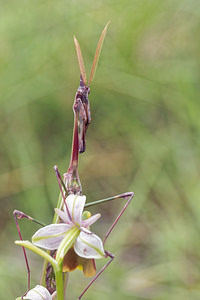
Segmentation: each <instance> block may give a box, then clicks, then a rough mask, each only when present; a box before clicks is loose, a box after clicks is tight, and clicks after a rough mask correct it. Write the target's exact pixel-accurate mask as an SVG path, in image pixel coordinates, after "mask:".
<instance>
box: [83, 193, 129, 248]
mask: <svg viewBox="0 0 200 300" xmlns="http://www.w3.org/2000/svg"><path fill="white" fill-rule="evenodd" d="M133 196H134V193H133V192H127V193H123V194H120V195H117V196H113V197H110V198H105V199H102V200H97V201H94V202H91V203H87V204H86V205H85V207H89V206H93V205H96V204H100V203H104V202H108V201H111V200H116V199H120V198H123V199H126V200H127V202H126V204H125V206H124V207H123V208H122V210H121V212H120V213H119V215H118V216H117V218H116V220H115V221H114V223H113V224H112V226H111V227H110V229H109V230H108V232H107V234H106V236H105V238H104V241H103V244H105V242H106V240H107V238H108V236H109V235H110V233H111V231H112V230H113V229H114V227H115V225H116V224H117V222H118V221H119V219H120V218H121V216H122V215H123V213H124V211H125V210H126V208H127V206H128V205H129V203H130V202H131V200H132V199H133Z"/></svg>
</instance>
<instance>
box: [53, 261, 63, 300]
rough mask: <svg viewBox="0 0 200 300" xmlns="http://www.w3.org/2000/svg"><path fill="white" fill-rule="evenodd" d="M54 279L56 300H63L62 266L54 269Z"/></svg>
mask: <svg viewBox="0 0 200 300" xmlns="http://www.w3.org/2000/svg"><path fill="white" fill-rule="evenodd" d="M54 272H55V277H56V291H57V300H64V290H63V274H62V265H60V266H59V268H58V269H54Z"/></svg>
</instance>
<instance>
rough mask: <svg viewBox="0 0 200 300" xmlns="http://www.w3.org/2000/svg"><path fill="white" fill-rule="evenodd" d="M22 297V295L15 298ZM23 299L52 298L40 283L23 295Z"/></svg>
mask: <svg viewBox="0 0 200 300" xmlns="http://www.w3.org/2000/svg"><path fill="white" fill-rule="evenodd" d="M19 299H22V297H19V298H17V299H16V300H19ZM23 299H24V300H52V296H51V295H50V293H49V291H48V290H47V289H46V288H45V287H44V286H42V285H36V287H35V288H34V289H32V290H30V291H28V293H27V294H26V296H23Z"/></svg>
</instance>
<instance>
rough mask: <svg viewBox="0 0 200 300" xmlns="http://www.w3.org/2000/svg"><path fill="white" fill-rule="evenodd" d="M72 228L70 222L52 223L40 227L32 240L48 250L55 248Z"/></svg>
mask: <svg viewBox="0 0 200 300" xmlns="http://www.w3.org/2000/svg"><path fill="white" fill-rule="evenodd" d="M70 228H71V226H70V225H68V224H63V223H60V224H51V225H47V226H45V227H43V228H41V229H39V230H38V231H37V232H36V233H35V234H34V235H33V237H32V242H33V244H35V245H36V246H39V247H41V248H44V249H48V250H55V249H57V248H58V247H59V245H60V243H61V241H62V240H63V238H64V237H65V235H66V233H67V232H68V230H69V229H70Z"/></svg>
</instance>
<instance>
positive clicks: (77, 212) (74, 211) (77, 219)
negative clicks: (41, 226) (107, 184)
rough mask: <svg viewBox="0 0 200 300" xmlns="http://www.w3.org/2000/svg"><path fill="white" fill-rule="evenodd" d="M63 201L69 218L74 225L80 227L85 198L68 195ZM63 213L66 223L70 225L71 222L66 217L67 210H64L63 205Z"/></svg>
mask: <svg viewBox="0 0 200 300" xmlns="http://www.w3.org/2000/svg"><path fill="white" fill-rule="evenodd" d="M65 201H66V204H67V207H68V210H69V213H70V216H71V218H72V221H73V222H74V223H76V224H78V225H80V224H81V220H82V213H83V209H84V205H85V201H86V197H85V196H78V195H74V194H72V195H69V196H68V197H67V198H66V200H65ZM64 212H65V214H66V218H67V220H68V223H70V222H71V220H70V219H69V217H68V213H67V209H66V207H65V205H64Z"/></svg>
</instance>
